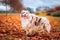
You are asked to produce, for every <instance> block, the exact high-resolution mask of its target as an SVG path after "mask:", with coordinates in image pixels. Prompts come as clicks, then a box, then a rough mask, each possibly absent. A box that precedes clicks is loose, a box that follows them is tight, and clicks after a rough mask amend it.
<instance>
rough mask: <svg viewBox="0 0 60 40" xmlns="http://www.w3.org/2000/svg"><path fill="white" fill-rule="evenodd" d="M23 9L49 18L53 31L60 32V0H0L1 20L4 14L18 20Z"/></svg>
mask: <svg viewBox="0 0 60 40" xmlns="http://www.w3.org/2000/svg"><path fill="white" fill-rule="evenodd" d="M21 10H28V11H30V13H33V14H36V15H38V16H43V17H46V18H48V19H49V21H50V24H51V27H52V29H51V33H56V32H57V34H56V35H58V33H59V32H60V0H0V20H1V19H2V17H1V16H2V15H6V16H7V17H8V18H12V20H13V21H14V20H16V19H17V21H18V20H20V12H21ZM12 14H13V15H12ZM9 15H10V16H9ZM4 17H5V16H4ZM5 19H6V18H5ZM10 21H11V20H10ZM14 22H16V21H14ZM12 23H13V22H12ZM18 23H19V22H18ZM57 37H58V36H57ZM59 37H60V36H59Z"/></svg>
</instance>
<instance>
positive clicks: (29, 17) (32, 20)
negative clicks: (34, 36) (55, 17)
mask: <svg viewBox="0 0 60 40" xmlns="http://www.w3.org/2000/svg"><path fill="white" fill-rule="evenodd" d="M21 21H22V28H23V29H24V30H25V31H26V33H27V34H29V33H32V31H37V30H40V31H42V32H47V33H50V30H51V25H50V23H49V20H48V19H47V18H46V17H41V16H37V15H35V14H31V13H30V12H29V11H27V10H22V11H21Z"/></svg>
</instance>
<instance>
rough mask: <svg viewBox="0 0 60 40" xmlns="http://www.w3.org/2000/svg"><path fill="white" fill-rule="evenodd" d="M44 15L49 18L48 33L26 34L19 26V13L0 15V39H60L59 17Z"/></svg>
mask: <svg viewBox="0 0 60 40" xmlns="http://www.w3.org/2000/svg"><path fill="white" fill-rule="evenodd" d="M45 17H47V18H48V19H49V21H50V24H51V33H50V34H49V33H46V34H41V33H35V34H33V35H26V34H25V31H24V30H22V28H21V21H20V20H21V19H20V15H19V14H11V15H10V14H8V15H7V16H6V15H0V40H60V17H53V16H45ZM38 32H39V31H38Z"/></svg>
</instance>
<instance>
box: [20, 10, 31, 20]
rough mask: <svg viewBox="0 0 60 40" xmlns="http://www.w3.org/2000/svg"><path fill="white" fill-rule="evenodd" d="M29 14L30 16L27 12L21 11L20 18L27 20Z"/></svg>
mask: <svg viewBox="0 0 60 40" xmlns="http://www.w3.org/2000/svg"><path fill="white" fill-rule="evenodd" d="M29 14H30V12H29V11H27V10H22V11H21V17H22V18H24V19H28V18H29Z"/></svg>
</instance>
